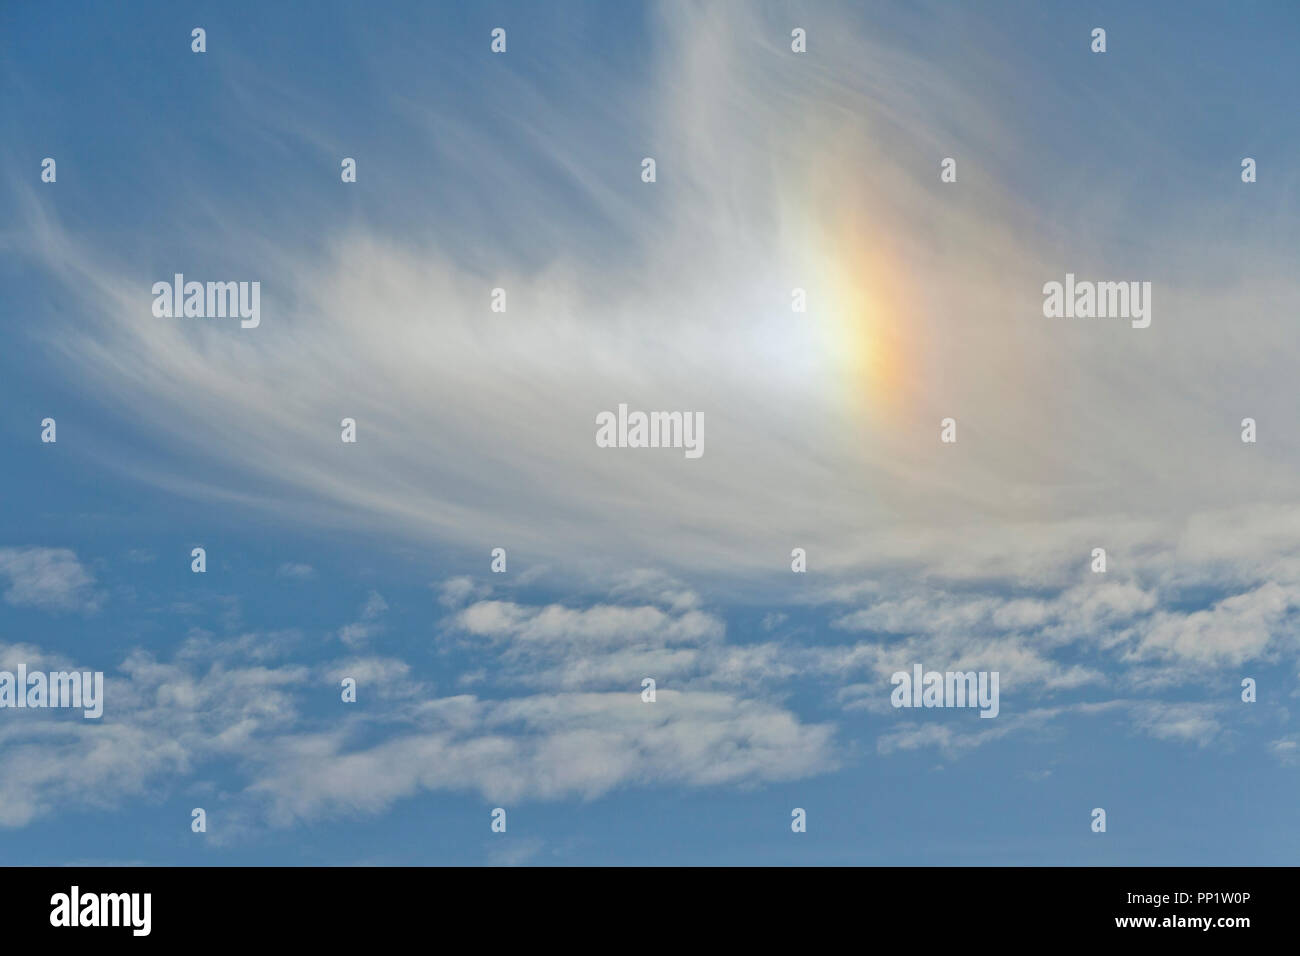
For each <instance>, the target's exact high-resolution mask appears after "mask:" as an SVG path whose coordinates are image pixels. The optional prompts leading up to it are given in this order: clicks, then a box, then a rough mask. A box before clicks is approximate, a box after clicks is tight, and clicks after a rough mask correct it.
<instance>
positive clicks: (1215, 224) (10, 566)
mask: <svg viewBox="0 0 1300 956" xmlns="http://www.w3.org/2000/svg"><path fill="white" fill-rule="evenodd" d="M1298 20H1300V13H1298V12H1297V10H1296V8H1295V7H1294V6H1293V5H1290V4H1282V3H1277V4H1265V3H1259V4H1244V5H1240V6H1237V7H1233V8H1230V9H1229V8H1224V7H1219V6H1214V5H1208V4H1144V5H1142V9H1140V10H1134V9H1132V5H1129V4H1096V5H1091V6H1090V8H1089V9H1088V10H1087V11H1086V12H1085V11H1082V10H1079V9H1075V8H1074V6H1073V5H1065V4H1059V5H1056V4H1052V5H1047V4H983V3H972V4H962V5H956V4H933V5H927V4H906V5H904V4H898V3H891V4H829V3H817V4H806V5H801V4H771V5H765V4H717V5H707V6H696V5H691V4H685V3H667V4H662V5H649V4H648V5H644V6H643V5H631V4H596V3H592V4H561V5H540V4H483V5H464V4H393V5H386V6H385V7H384V9H381V10H378V11H376V10H369V9H365V10H363V9H362V8H360V7H357V6H353V5H343V4H329V3H322V4H313V5H310V6H309V7H308V6H299V7H291V6H290V5H287V4H284V5H281V4H220V5H210V6H203V5H191V6H180V7H178V6H177V5H174V4H147V3H141V4H132V5H129V6H127V7H125V8H115V9H108V8H106V7H103V6H102V5H95V4H64V5H60V6H59V7H58V8H57V9H56V10H53V11H51V10H47V9H45V8H43V7H41V6H39V5H34V4H30V5H29V4H13V5H9V6H7V7H6V8H5V9H4V10H3V11H0V43H2V44H3V46H2V47H0V62H2V63H3V65H2V66H0V83H3V85H4V91H3V97H0V102H3V107H0V144H2V145H0V165H2V167H3V170H4V182H3V183H2V184H0V248H2V250H3V255H0V284H2V287H3V291H4V294H3V296H0V319H2V320H3V322H4V323H5V331H6V335H5V348H4V349H3V351H0V395H2V396H3V408H4V414H3V415H0V439H2V440H3V442H4V448H5V454H4V469H3V479H2V483H0V490H2V491H3V493H2V494H0V669H3V668H7V667H8V668H11V669H12V666H13V665H16V664H17V663H18V662H20V661H22V662H26V663H27V664H28V666H29V667H32V668H35V667H37V666H39V665H41V664H42V663H43V662H50V664H51V666H53V665H54V664H58V665H59V666H60V667H62V666H75V667H77V668H79V669H96V670H103V671H104V672H105V674H106V677H107V682H108V690H107V696H106V703H105V715H104V717H103V719H102V720H100V721H88V720H84V719H82V718H81V716H80V715H79V713H69V712H58V711H46V712H34V711H15V710H0V761H2V762H3V767H4V772H3V774H0V862H4V863H11V864H26V863H33V864H60V863H76V862H103V863H125V862H138V863H152V864H203V865H230V864H352V863H376V864H472V865H477V864H493V865H496V864H638V863H643V864H656V865H657V864H896V865H913V864H915V865H943V864H956V865H966V864H1095V865H1121V864H1122V865H1141V864H1288V863H1290V862H1292V861H1293V860H1294V859H1295V854H1296V851H1297V850H1298V849H1300V828H1298V827H1297V825H1296V822H1295V805H1296V799H1295V798H1296V794H1297V782H1298V781H1297V774H1298V773H1300V726H1298V725H1297V722H1296V718H1295V716H1294V714H1293V713H1292V711H1293V709H1294V708H1295V706H1296V700H1297V697H1300V640H1298V638H1300V631H1298V630H1297V620H1296V612H1297V610H1300V520H1297V514H1298V512H1297V510H1296V504H1295V493H1294V476H1295V474H1296V467H1297V466H1298V465H1300V431H1297V430H1296V426H1295V425H1294V423H1295V421H1296V414H1295V413H1296V410H1297V405H1296V401H1295V399H1294V394H1295V393H1294V372H1293V369H1294V365H1295V358H1296V344H1295V336H1294V329H1293V322H1292V316H1293V315H1294V313H1295V308H1294V306H1295V305H1296V302H1297V286H1296V281H1295V278H1294V272H1295V270H1294V260H1295V250H1296V248H1297V243H1298V242H1300V235H1297V225H1296V224H1297V222H1300V218H1298V217H1297V215H1296V212H1297V208H1296V207H1297V195H1298V190H1297V187H1298V185H1300V172H1298V171H1300V163H1297V161H1296V159H1295V157H1296V156H1297V155H1300V150H1297V145H1298V144H1297V135H1296V132H1295V129H1294V124H1293V123H1290V122H1289V120H1288V117H1289V116H1290V114H1291V112H1292V108H1291V103H1290V100H1291V98H1292V91H1294V90H1295V89H1296V86H1297V80H1298V79H1300V77H1298V76H1297V66H1296V61H1295V59H1294V57H1293V56H1292V55H1291V50H1290V38H1292V37H1294V36H1295V28H1296V27H1297V25H1300V23H1298ZM195 26H202V27H204V28H205V29H206V31H207V52H205V53H203V54H195V53H193V52H191V50H190V30H191V29H192V28H193V27H195ZM498 26H500V27H504V28H505V29H506V30H507V32H508V49H507V52H506V53H505V54H503V55H493V54H492V53H491V52H490V50H489V42H490V36H489V34H490V31H491V30H492V29H493V28H494V27H498ZM1096 26H1101V27H1104V28H1105V29H1106V30H1107V40H1108V50H1107V52H1106V53H1104V54H1094V53H1092V52H1090V50H1089V35H1090V31H1091V30H1092V28H1093V27H1096ZM795 27H803V28H804V29H806V30H807V33H808V52H807V53H806V54H793V53H792V52H791V50H790V30H791V29H793V28H795ZM47 156H48V157H53V158H55V159H56V160H57V171H58V177H57V181H56V182H55V183H43V182H41V179H40V166H41V160H42V159H43V158H44V157H47ZM647 156H651V157H654V158H655V159H656V161H657V170H658V174H657V181H656V182H654V183H653V184H647V183H643V182H642V181H641V178H640V173H641V162H642V159H643V158H644V157H647ZM343 157H352V158H355V159H356V161H357V168H358V179H357V182H356V183H349V184H345V183H343V182H341V181H340V176H339V168H340V161H341V159H342V158H343ZM944 157H955V158H956V161H957V168H958V179H957V182H956V183H953V184H944V183H941V182H940V179H939V175H938V171H939V163H940V160H941V159H943V158H944ZM1243 157H1252V158H1254V159H1255V160H1256V161H1257V163H1258V169H1259V178H1258V181H1257V182H1255V183H1252V184H1245V183H1243V182H1242V181H1241V178H1240V164H1241V160H1242V158H1243ZM177 272H182V273H184V274H185V275H186V276H187V278H191V279H197V280H200V281H203V280H257V281H260V282H261V288H262V309H261V311H262V322H261V325H260V327H258V328H257V329H241V328H240V326H239V324H238V322H235V321H230V320H226V319H194V318H191V319H180V318H171V319H169V318H158V317H155V316H154V315H153V314H152V313H151V309H150V306H151V303H152V299H153V297H152V295H151V294H150V289H151V286H152V284H153V283H154V282H156V281H158V280H170V279H171V277H172V275H173V274H174V273H177ZM1067 272H1072V273H1076V274H1078V275H1080V276H1088V277H1093V278H1097V279H1112V280H1126V281H1127V280H1143V281H1150V282H1152V284H1153V287H1154V290H1155V292H1154V306H1153V321H1152V323H1151V326H1150V327H1149V328H1146V329H1140V330H1139V329H1133V328H1131V327H1130V326H1129V324H1128V322H1126V321H1118V322H1117V321H1112V320H1109V319H1097V320H1078V321H1070V320H1064V319H1047V318H1044V316H1043V312H1042V308H1041V306H1042V292H1041V289H1042V286H1043V283H1045V282H1047V281H1050V280H1054V279H1055V280H1060V279H1061V278H1062V277H1063V276H1064V275H1065V273H1067ZM496 287H501V288H505V289H507V291H508V294H509V307H508V310H507V311H506V312H505V313H493V312H492V311H490V309H489V308H488V302H489V293H490V290H491V289H493V288H496ZM794 287H800V288H805V289H806V290H807V291H808V299H809V303H810V304H809V309H808V313H807V314H806V315H805V314H792V313H791V310H790V306H789V303H790V290H791V289H792V288H794ZM619 403H628V404H630V405H631V406H633V407H641V408H663V409H690V410H699V411H701V412H702V413H703V414H704V417H705V420H706V423H707V428H706V431H705V437H706V446H705V447H706V451H705V453H704V455H703V457H701V458H700V459H698V460H688V459H685V458H684V457H683V456H682V454H681V453H680V452H679V451H675V450H670V449H600V448H597V447H596V446H595V444H594V442H593V440H592V437H593V434H594V424H593V422H594V416H595V415H596V414H597V413H598V412H600V411H602V410H605V409H613V408H615V407H616V406H617V405H618V404H619ZM47 416H48V417H53V418H55V419H56V420H57V423H58V425H57V428H58V433H57V434H58V440H57V442H56V443H54V444H43V443H42V442H41V441H40V422H41V420H42V419H43V418H45V417H47ZM345 416H351V417H354V418H356V420H357V422H358V434H359V437H358V441H357V443H356V444H355V445H350V444H345V443H342V442H340V441H339V421H340V419H342V418H343V417H345ZM946 416H953V417H955V419H956V420H957V422H958V428H959V433H958V434H959V440H958V442H957V443H956V444H955V445H953V446H951V447H947V446H945V445H943V444H941V443H940V441H939V422H940V420H941V419H942V418H944V417H946ZM1246 416H1250V417H1253V418H1255V419H1256V420H1257V421H1258V422H1259V436H1260V437H1259V440H1258V442H1257V443H1252V444H1247V443H1244V442H1242V441H1241V440H1240V431H1241V427H1240V422H1241V420H1242V418H1244V417H1246ZM194 547H203V548H205V549H206V552H207V561H208V565H207V571H206V572H205V573H204V574H202V575H200V574H194V573H191V571H190V551H191V549H192V548H194ZM496 547H504V548H506V549H507V552H508V568H507V571H506V572H505V573H503V574H494V573H492V572H491V571H490V568H489V564H490V553H491V551H492V549H493V548H496ZM794 547H803V548H805V549H806V550H807V552H808V556H809V566H808V572H807V573H806V574H798V575H796V574H792V573H791V570H790V552H791V549H792V548H794ZM1095 547H1105V548H1106V550H1107V555H1108V568H1107V570H1106V572H1105V573H1104V574H1095V573H1093V572H1092V571H1091V570H1090V566H1089V563H1090V560H1091V559H1090V554H1091V552H1092V549H1093V548H1095ZM914 663H921V664H923V665H924V666H925V667H926V668H927V669H937V670H951V669H960V670H967V669H971V670H988V671H997V672H999V673H1000V675H1001V709H1000V713H999V715H998V717H996V718H995V719H992V720H984V719H981V718H980V717H979V714H978V713H977V712H976V711H974V710H968V709H927V710H896V709H894V708H893V707H892V706H890V703H889V696H890V690H891V686H890V682H889V677H890V674H891V673H892V672H893V671H895V670H898V669H905V670H910V668H911V666H912V664H914ZM345 675H347V676H355V677H356V678H357V680H358V685H359V689H358V701H357V703H355V704H344V703H342V702H341V701H340V699H339V697H340V695H339V680H340V678H341V676H345ZM647 676H649V677H653V678H655V680H656V681H657V687H658V697H657V700H656V701H655V702H654V703H653V704H647V703H643V702H642V700H641V698H640V690H641V680H642V678H643V677H647ZM1244 677H1251V678H1254V679H1255V680H1256V681H1257V684H1258V700H1257V702H1255V703H1250V704H1247V703H1244V702H1242V700H1241V698H1240V693H1241V680H1242V679H1243V678H1244ZM498 806H500V807H505V808H506V809H507V813H508V829H507V832H506V833H505V834H495V833H492V832H491V831H490V828H489V824H490V817H489V814H490V812H491V810H492V809H493V808H494V807H498ZM194 807H203V808H205V810H206V811H207V814H208V831H207V832H206V833H204V834H196V833H193V832H191V829H190V811H191V809H192V808H194ZM795 807H801V808H804V809H805V810H806V811H807V815H808V829H807V832H806V833H800V834H796V833H792V832H791V828H790V814H791V810H792V808H795ZM1094 807H1103V808H1105V809H1106V811H1107V815H1108V828H1107V832H1105V833H1104V834H1099V833H1094V832H1092V831H1091V829H1090V826H1089V824H1090V822H1091V820H1090V812H1091V810H1092V809H1093V808H1094Z"/></svg>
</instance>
